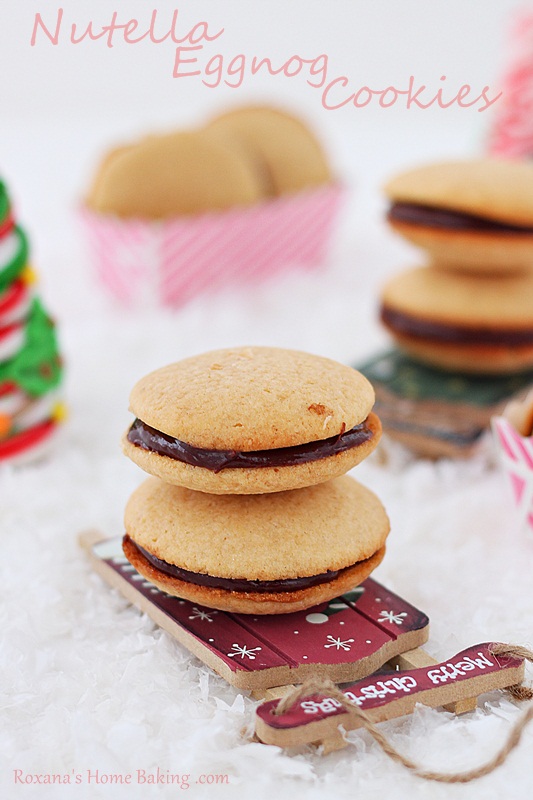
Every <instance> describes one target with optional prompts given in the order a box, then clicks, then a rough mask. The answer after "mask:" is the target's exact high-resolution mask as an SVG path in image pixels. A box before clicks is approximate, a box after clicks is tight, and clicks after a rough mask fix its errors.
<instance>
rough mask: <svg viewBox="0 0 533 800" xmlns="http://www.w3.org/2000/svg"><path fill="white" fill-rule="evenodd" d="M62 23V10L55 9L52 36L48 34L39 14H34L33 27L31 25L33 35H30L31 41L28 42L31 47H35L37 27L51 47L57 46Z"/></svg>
mask: <svg viewBox="0 0 533 800" xmlns="http://www.w3.org/2000/svg"><path fill="white" fill-rule="evenodd" d="M62 21H63V9H62V8H58V9H57V20H56V29H55V33H54V34H52V33H50V31H49V30H48V28H47V27H46V25H45V24H44V22H43V18H42V17H41V15H40V14H36V15H35V22H34V25H33V33H32V35H31V40H30V44H31V46H32V47H35V42H36V41H37V30H38V27H39V25H40V26H41V28H42V29H43V31H44V34H45V36H47V37H48V39H49V41H51V42H52V44H53V45H57V44H59V33H60V31H61V22H62Z"/></svg>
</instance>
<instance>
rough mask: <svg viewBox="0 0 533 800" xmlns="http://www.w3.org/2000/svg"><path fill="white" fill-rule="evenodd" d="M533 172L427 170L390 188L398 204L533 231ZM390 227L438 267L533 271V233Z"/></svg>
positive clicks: (458, 164)
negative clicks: (431, 259) (422, 249)
mask: <svg viewBox="0 0 533 800" xmlns="http://www.w3.org/2000/svg"><path fill="white" fill-rule="evenodd" d="M532 187H533V166H532V165H531V164H528V163H526V162H523V161H522V162H519V161H506V160H503V159H489V158H486V159H473V160H468V161H467V160H465V161H449V162H438V163H434V164H427V165H424V166H421V167H418V168H416V169H413V170H409V171H407V172H404V173H401V174H400V175H397V176H395V177H394V178H392V179H391V180H390V181H389V182H388V183H387V184H386V186H385V188H384V190H385V194H386V195H387V197H388V198H389V199H390V200H391V201H392V202H393V203H409V204H413V205H420V206H425V207H428V208H435V209H442V210H448V211H454V212H458V213H462V214H467V215H470V216H474V217H479V218H481V219H484V220H488V221H492V222H495V223H500V224H504V225H512V226H518V227H523V228H524V229H528V228H529V229H531V228H533V188H532ZM389 223H390V225H391V226H392V227H393V229H394V230H395V231H397V232H398V233H400V234H401V235H402V236H404V237H405V238H406V239H408V240H409V241H411V242H413V243H414V244H415V245H417V246H419V247H422V248H424V249H425V250H427V251H428V252H429V253H430V255H431V257H432V258H433V260H434V261H435V262H437V263H442V264H446V266H447V267H449V268H455V269H459V270H464V269H472V270H476V271H481V272H506V271H509V270H520V269H528V268H531V267H533V233H532V231H531V230H529V231H528V230H524V232H501V231H497V230H494V231H487V230H483V231H481V230H453V229H443V228H437V227H431V226H429V225H421V224H414V223H407V222H403V221H402V222H400V221H398V220H392V219H389Z"/></svg>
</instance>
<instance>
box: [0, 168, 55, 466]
mask: <svg viewBox="0 0 533 800" xmlns="http://www.w3.org/2000/svg"><path fill="white" fill-rule="evenodd" d="M33 283H34V280H33V273H32V270H31V269H30V267H29V266H28V243H27V239H26V236H25V234H24V232H23V230H22V229H21V228H20V227H19V226H18V225H16V223H15V220H14V217H13V213H12V210H11V204H10V201H9V197H8V194H7V191H6V188H5V186H4V184H3V183H2V182H0V463H5V462H7V461H9V462H14V461H21V460H27V459H28V457H31V458H33V457H35V456H37V455H38V454H41V453H42V451H43V448H44V447H45V446H46V445H47V444H48V442H49V440H50V437H51V435H52V434H53V433H54V431H55V430H56V428H57V424H58V422H59V421H60V420H61V419H62V417H63V415H64V413H63V405H62V403H61V401H60V399H59V396H58V387H59V384H60V381H61V362H60V358H59V353H58V349H57V341H56V336H55V330H54V325H53V322H52V321H51V319H50V317H49V316H48V314H47V313H46V311H45V309H44V308H43V305H42V303H41V301H40V300H39V298H38V297H37V296H36V294H35V291H34V287H33Z"/></svg>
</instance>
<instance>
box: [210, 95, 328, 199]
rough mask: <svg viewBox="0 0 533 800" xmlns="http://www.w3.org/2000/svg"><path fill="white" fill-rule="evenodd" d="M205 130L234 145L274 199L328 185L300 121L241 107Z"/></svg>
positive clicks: (318, 152)
mask: <svg viewBox="0 0 533 800" xmlns="http://www.w3.org/2000/svg"><path fill="white" fill-rule="evenodd" d="M205 130H207V131H209V132H210V133H213V134H216V135H218V136H220V137H221V138H223V139H227V140H228V141H232V140H233V141H235V142H237V143H238V144H239V146H241V147H242V148H243V149H244V150H245V151H246V152H247V153H248V154H249V155H250V156H251V157H252V158H253V159H254V161H255V162H256V164H257V165H258V167H259V168H260V169H261V170H262V171H263V174H264V175H266V178H267V181H268V183H269V185H270V194H272V195H274V196H275V195H281V194H285V193H290V192H299V191H302V190H303V189H308V188H311V187H314V186H320V185H323V184H326V183H330V182H331V181H332V174H331V170H330V167H329V165H328V161H327V158H326V156H325V153H324V151H323V149H322V147H321V145H320V144H319V142H318V140H317V139H316V137H315V136H314V135H313V133H312V132H311V131H310V130H309V128H308V127H307V125H305V124H304V123H303V122H302V121H301V120H299V119H297V118H296V117H294V116H292V115H290V114H287V113H285V112H284V111H280V110H279V109H275V108H269V107H267V106H244V107H242V108H237V109H234V110H232V111H229V112H227V113H225V114H222V115H220V116H219V117H216V118H215V119H213V120H212V121H211V122H210V123H209V124H208V125H207V126H206V127H205Z"/></svg>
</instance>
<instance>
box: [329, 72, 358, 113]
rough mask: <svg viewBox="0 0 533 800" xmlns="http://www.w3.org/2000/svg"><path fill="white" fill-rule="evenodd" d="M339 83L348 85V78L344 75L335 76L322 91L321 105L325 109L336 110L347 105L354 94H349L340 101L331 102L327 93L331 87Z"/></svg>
mask: <svg viewBox="0 0 533 800" xmlns="http://www.w3.org/2000/svg"><path fill="white" fill-rule="evenodd" d="M337 84H340V85H341V86H343V87H346V86H348V84H349V80H348V78H346V77H345V76H344V75H342V76H341V77H340V78H335V79H334V80H332V81H330V83H328V85H327V86H326V88H325V89H324V91H323V92H322V106H323V107H324V108H325V109H327V110H328V111H336V110H337V109H338V108H342V107H343V106H347V105H348V103H350V102H351V101H352V100H353V99H354V97H355V95H353V94H351V95H350V96H349V97H347V98H346V100H341V102H340V103H335V104H331V103H330V100H329V93H330V91H331V90H332V89H333V87H334V86H336V85H337Z"/></svg>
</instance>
